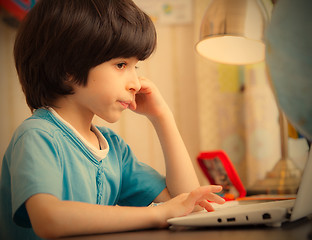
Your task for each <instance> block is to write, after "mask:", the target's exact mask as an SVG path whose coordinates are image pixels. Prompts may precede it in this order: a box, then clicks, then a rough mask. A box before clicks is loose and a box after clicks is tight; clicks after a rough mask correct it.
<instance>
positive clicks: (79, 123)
mask: <svg viewBox="0 0 312 240" xmlns="http://www.w3.org/2000/svg"><path fill="white" fill-rule="evenodd" d="M54 106H57V107H53V109H54V110H55V111H56V113H57V114H58V115H60V116H61V117H62V118H63V119H64V120H65V121H66V122H68V123H69V124H70V125H72V126H73V127H74V128H75V129H76V130H77V131H78V132H79V133H80V134H81V135H82V136H83V137H84V138H85V139H86V140H87V141H89V142H90V143H91V144H92V145H94V146H95V147H96V148H98V147H99V141H98V138H97V137H96V135H95V134H94V132H92V131H91V124H92V120H93V117H94V114H93V113H91V112H89V111H87V110H85V111H83V109H82V108H81V107H79V106H77V105H75V104H74V103H73V102H71V101H70V99H69V98H66V97H64V98H60V99H59V100H58V101H57V102H55V103H54Z"/></svg>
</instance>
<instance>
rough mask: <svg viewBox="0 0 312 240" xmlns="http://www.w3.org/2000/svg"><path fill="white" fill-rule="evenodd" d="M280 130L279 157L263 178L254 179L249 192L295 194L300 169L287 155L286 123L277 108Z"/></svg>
mask: <svg viewBox="0 0 312 240" xmlns="http://www.w3.org/2000/svg"><path fill="white" fill-rule="evenodd" d="M279 121H280V130H281V159H280V160H279V161H278V162H277V163H276V164H275V166H274V167H273V169H272V170H271V171H269V172H267V174H266V177H265V178H264V179H261V180H258V181H256V183H255V185H254V186H253V187H251V188H250V193H265V194H296V193H297V190H298V187H299V184H300V179H301V171H300V170H299V169H298V168H297V167H296V166H295V164H294V163H293V161H292V160H291V159H290V158H289V155H288V125H287V120H286V117H285V115H284V113H283V112H282V111H281V110H280V109H279Z"/></svg>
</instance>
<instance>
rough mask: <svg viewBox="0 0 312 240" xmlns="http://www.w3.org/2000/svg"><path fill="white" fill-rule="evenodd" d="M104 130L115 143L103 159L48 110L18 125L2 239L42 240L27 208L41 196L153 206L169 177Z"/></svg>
mask: <svg viewBox="0 0 312 240" xmlns="http://www.w3.org/2000/svg"><path fill="white" fill-rule="evenodd" d="M98 129H99V130H100V132H101V133H102V134H103V136H104V137H105V138H106V140H107V142H108V144H109V152H108V154H107V156H106V157H105V158H104V159H102V160H101V161H98V160H96V159H95V157H94V156H93V155H92V154H91V152H90V151H89V150H88V149H87V148H86V146H85V145H84V144H83V143H82V142H81V141H80V140H79V139H78V138H77V136H76V135H75V134H74V133H73V131H72V130H71V129H70V128H68V127H67V126H66V125H65V124H64V123H62V122H61V121H60V120H59V119H57V118H56V117H55V116H53V114H52V113H51V112H50V111H48V110H45V109H39V110H36V111H35V112H34V114H33V116H31V117H30V118H28V119H26V120H25V121H24V122H23V123H22V124H21V126H19V127H18V129H17V130H16V131H15V133H14V135H13V137H12V140H11V142H10V144H9V146H8V149H7V151H6V153H5V155H4V158H3V163H2V172H1V178H0V181H1V182H0V239H39V238H38V237H37V236H36V235H35V233H34V232H33V230H32V228H31V224H30V220H29V217H28V214H27V211H26V208H25V201H26V200H27V199H28V198H29V197H31V196H32V195H34V194H37V193H48V194H52V195H54V196H56V197H57V198H59V199H61V200H71V201H80V202H86V203H92V204H101V205H120V206H147V205H149V204H150V203H151V202H152V201H153V200H154V199H155V198H156V197H157V196H158V195H159V193H160V192H161V191H162V190H163V189H164V188H165V187H166V185H165V179H164V177H163V176H161V175H160V174H159V173H157V172H156V171H155V170H154V169H152V168H151V167H149V166H147V165H146V164H144V163H141V162H139V161H138V160H137V159H136V157H135V156H134V154H133V152H132V151H131V149H130V148H129V146H128V145H127V144H126V143H125V142H124V141H123V140H122V139H121V138H120V137H119V136H118V135H117V134H116V133H114V132H113V131H111V130H110V129H108V128H105V127H99V128H98Z"/></svg>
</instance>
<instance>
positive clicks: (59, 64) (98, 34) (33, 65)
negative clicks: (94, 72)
mask: <svg viewBox="0 0 312 240" xmlns="http://www.w3.org/2000/svg"><path fill="white" fill-rule="evenodd" d="M155 46H156V31H155V27H154V25H153V23H152V21H151V20H150V18H149V17H148V16H147V15H146V14H145V13H144V12H142V11H141V10H140V9H139V8H138V7H137V6H136V5H135V4H134V3H133V2H132V0H40V1H39V2H38V3H36V5H35V6H34V7H33V9H32V10H31V11H30V12H29V13H28V15H27V16H26V18H25V20H24V21H23V23H22V24H21V26H20V29H19V31H18V33H17V36H16V41H15V46H14V57H15V65H16V69H17V73H18V76H19V80H20V83H21V85H22V89H23V92H24V94H25V96H26V101H27V104H28V106H29V108H30V109H31V111H33V110H34V109H38V108H41V107H48V106H52V105H53V102H54V101H55V100H56V99H57V98H58V97H59V96H61V95H68V94H73V89H72V87H71V85H70V84H69V83H68V80H69V78H70V79H71V80H72V81H73V82H74V83H77V84H79V85H83V86H85V85H86V84H87V77H88V73H89V70H90V69H91V68H93V67H95V66H97V65H99V64H101V63H103V62H106V61H109V60H111V59H113V58H118V57H124V58H128V57H137V58H138V60H144V59H146V58H148V57H149V56H150V55H151V53H152V52H153V51H154V49H155Z"/></svg>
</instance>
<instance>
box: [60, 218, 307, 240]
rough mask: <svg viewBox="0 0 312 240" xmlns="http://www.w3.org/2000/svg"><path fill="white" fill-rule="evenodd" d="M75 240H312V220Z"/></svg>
mask: <svg viewBox="0 0 312 240" xmlns="http://www.w3.org/2000/svg"><path fill="white" fill-rule="evenodd" d="M66 239H71V240H93V239H97V240H101V239H103V240H160V239H161V240H166V239H170V240H201V239H205V240H206V239H212V240H214V239H216V240H242V239H252V240H312V219H304V220H300V221H298V222H294V223H286V224H283V226H282V227H280V228H272V227H265V226H249V227H226V228H201V229H194V228H193V229H186V228H176V229H163V230H142V231H133V232H123V233H110V234H101V235H92V236H81V237H71V238H66Z"/></svg>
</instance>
